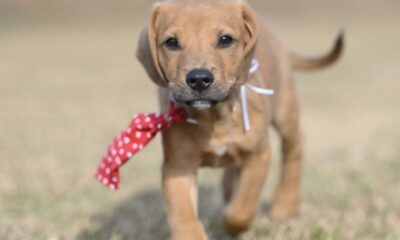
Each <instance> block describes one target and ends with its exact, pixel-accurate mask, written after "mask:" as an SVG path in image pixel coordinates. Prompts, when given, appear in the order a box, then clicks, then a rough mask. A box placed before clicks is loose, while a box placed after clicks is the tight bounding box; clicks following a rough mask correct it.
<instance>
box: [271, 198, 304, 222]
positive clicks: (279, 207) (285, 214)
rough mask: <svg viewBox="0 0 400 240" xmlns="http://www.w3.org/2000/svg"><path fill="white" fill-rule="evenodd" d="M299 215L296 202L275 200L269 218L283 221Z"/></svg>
mask: <svg viewBox="0 0 400 240" xmlns="http://www.w3.org/2000/svg"><path fill="white" fill-rule="evenodd" d="M298 216H299V204H298V203H284V202H275V204H274V205H273V207H272V210H271V218H272V220H275V221H283V220H288V219H291V218H295V217H298Z"/></svg>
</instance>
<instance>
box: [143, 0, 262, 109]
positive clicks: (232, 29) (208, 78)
mask: <svg viewBox="0 0 400 240" xmlns="http://www.w3.org/2000/svg"><path fill="white" fill-rule="evenodd" d="M257 37H258V31H257V23H256V19H255V16H254V14H253V12H252V10H251V8H250V7H249V6H248V5H247V4H246V3H244V2H237V1H229V0H197V1H194V0H170V1H165V2H161V3H158V4H156V5H155V6H154V9H153V12H152V14H151V17H150V22H149V24H148V26H147V27H146V28H145V29H144V31H143V32H142V34H141V37H140V41H139V47H138V50H137V56H138V58H139V60H140V62H141V63H142V64H143V66H144V68H145V69H146V71H147V73H148V74H149V76H150V78H151V79H152V80H153V81H154V82H155V83H156V84H158V85H160V86H162V87H167V88H169V89H170V91H171V92H172V94H173V97H174V98H175V100H176V101H178V102H182V103H185V104H187V105H188V106H190V107H194V108H198V109H204V108H210V107H212V106H213V105H215V104H216V103H218V102H221V101H225V100H227V99H228V98H229V96H230V93H231V92H232V89H233V88H234V87H235V86H239V85H241V84H243V83H244V81H246V79H247V77H248V71H249V68H250V65H251V59H252V57H253V54H254V50H255V46H256V42H257Z"/></svg>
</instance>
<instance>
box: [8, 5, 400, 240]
mask: <svg viewBox="0 0 400 240" xmlns="http://www.w3.org/2000/svg"><path fill="white" fill-rule="evenodd" d="M341 4H342V5H340V4H339V6H335V9H339V10H340V11H338V10H332V9H331V8H324V7H323V6H322V7H321V6H319V8H315V9H314V8H312V4H308V5H306V7H303V8H299V9H294V8H293V7H292V8H285V6H289V5H285V4H281V5H273V7H271V8H269V7H268V6H267V7H266V6H264V5H262V4H261V3H258V6H259V7H258V8H257V9H260V11H261V12H263V13H265V15H268V16H269V19H270V21H272V23H273V25H274V26H275V29H276V30H277V32H278V33H279V34H280V36H281V38H282V39H285V40H286V42H287V43H289V44H288V45H289V46H290V47H291V49H297V50H298V52H302V53H319V52H321V51H323V50H324V49H326V48H327V46H328V45H329V43H330V41H331V39H332V38H333V36H334V33H335V32H336V30H338V29H339V28H340V27H342V26H346V29H347V35H348V47H347V53H346V56H345V58H344V59H343V61H342V62H341V63H340V64H338V65H337V66H335V67H334V68H332V69H330V70H328V71H324V72H320V73H312V74H299V75H298V86H299V94H300V97H301V103H302V106H303V121H302V122H303V129H304V133H305V139H306V163H305V166H304V182H303V186H304V193H303V196H304V202H303V205H302V215H301V217H300V218H299V219H295V220H292V221H289V222H284V223H273V222H271V221H270V220H269V218H268V208H269V207H268V206H269V200H270V199H271V196H272V193H273V190H274V186H275V182H276V179H277V172H278V154H277V151H275V154H274V156H273V163H274V166H273V169H272V171H271V176H270V179H269V181H268V184H267V185H266V187H265V194H264V195H265V196H264V198H263V201H262V202H263V204H262V207H261V209H260V213H259V215H258V217H257V220H256V221H255V223H254V225H253V227H252V229H251V230H250V231H249V232H248V233H247V234H245V235H244V236H243V237H242V239H246V240H250V239H257V240H258V239H260V240H264V239H314V240H319V239H400V177H399V172H400V161H399V160H400V159H399V158H400V153H399V151H398V149H399V148H400V141H399V140H400V132H399V130H400V126H399V124H398V121H399V116H400V114H399V106H400V101H399V98H398V97H397V95H398V93H399V87H400V84H399V82H400V81H399V79H398V77H399V71H398V66H399V65H400V54H399V52H398V43H399V42H400V32H399V31H396V29H397V28H398V22H399V21H400V17H398V12H399V10H400V7H399V6H398V5H396V3H394V2H393V3H389V1H387V2H382V3H381V4H370V5H368V4H365V5H360V4H352V5H351V8H345V6H344V4H345V3H341ZM341 6H342V7H343V9H345V10H343V9H341ZM377 6H379V7H377ZM87 10H88V9H85V11H87ZM314 10H315V11H314ZM13 11H14V10H13ZM15 11H16V12H10V11H8V10H7V11H6V10H5V9H0V102H1V105H0V106H1V108H0V109H1V111H0V119H1V120H0V135H1V136H2V137H1V138H0V149H1V151H0V159H1V160H0V239H7V240H14V239H24V240H25V239H32V240H34V239H41V240H42V239H45V240H61V239H81V240H85V239H88V240H89V239H96V240H97V239H135V240H136V239H140V240H145V239H151V240H152V239H167V238H168V236H169V235H168V226H167V223H166V220H165V212H164V207H163V204H162V200H161V197H160V188H159V179H160V176H159V175H160V174H159V167H160V162H161V154H160V146H159V144H158V143H154V144H152V145H151V146H150V148H148V149H146V151H144V152H142V153H140V154H139V155H138V156H137V157H135V159H134V160H133V161H132V162H131V163H129V164H128V165H127V166H126V167H125V168H124V169H123V183H122V189H121V190H120V191H118V192H110V191H108V190H106V189H105V188H103V187H102V186H100V184H97V183H96V182H95V181H94V179H93V177H92V175H93V171H94V170H95V168H96V165H97V163H98V161H99V159H100V157H101V155H102V153H103V150H104V149H105V147H106V146H107V144H108V143H109V141H110V140H111V139H112V137H113V135H114V134H115V133H116V132H117V131H119V130H120V129H121V128H123V127H125V125H126V124H127V123H128V121H129V119H130V117H131V115H132V114H133V113H134V112H148V111H153V110H155V109H156V99H155V97H154V96H155V94H153V93H154V92H155V90H154V88H153V85H152V83H151V82H150V81H149V80H148V78H147V77H146V75H145V73H144V71H143V70H142V68H141V67H140V66H139V64H138V62H137V61H136V60H135V58H134V54H133V53H134V48H135V43H136V40H137V34H138V31H139V28H140V26H142V25H143V23H144V18H143V11H142V10H141V9H135V8H134V7H131V8H128V9H125V10H123V11H119V12H115V11H114V12H113V13H108V12H107V11H104V10H102V11H98V12H96V11H92V12H91V14H90V15H86V14H85V13H86V12H85V11H83V12H75V13H74V14H73V15H68V14H66V13H63V14H61V15H58V14H60V13H59V12H56V11H55V12H52V11H50V13H46V11H40V13H31V14H25V13H26V12H24V11H22V13H23V14H22V13H21V11H19V10H18V11H17V10H15ZM132 12H135V13H136V12H140V16H138V15H137V14H136V15H135V14H132ZM14 13H15V14H14ZM17 13H18V14H17ZM117 13H118V14H117ZM57 16H62V19H58V18H57ZM275 149H277V146H275ZM219 177H220V171H217V170H204V171H203V172H202V174H201V177H200V178H201V181H200V182H201V199H200V203H201V204H200V205H201V207H200V212H201V218H202V220H203V221H204V222H205V224H206V226H207V231H208V232H209V234H210V236H212V239H224V236H223V234H222V232H221V230H220V229H221V226H220V217H221V215H220V212H221V208H222V204H221V196H220V195H221V193H220V191H219Z"/></svg>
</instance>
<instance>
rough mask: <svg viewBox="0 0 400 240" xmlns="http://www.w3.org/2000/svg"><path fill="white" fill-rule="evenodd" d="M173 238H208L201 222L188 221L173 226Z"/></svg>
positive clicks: (189, 239)
mask: <svg viewBox="0 0 400 240" xmlns="http://www.w3.org/2000/svg"><path fill="white" fill-rule="evenodd" d="M172 239H173V240H207V239H208V238H207V235H206V232H205V230H204V227H203V225H202V224H201V222H195V223H187V224H182V225H179V226H175V227H173V231H172Z"/></svg>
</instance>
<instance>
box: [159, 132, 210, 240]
mask: <svg viewBox="0 0 400 240" xmlns="http://www.w3.org/2000/svg"><path fill="white" fill-rule="evenodd" d="M192 141H193V140H192V139H191V137H190V135H189V134H188V131H179V129H176V130H174V129H168V130H166V131H165V132H164V134H163V147H164V158H165V159H164V164H163V171H162V172H163V176H162V186H163V191H164V197H165V201H166V207H167V213H168V220H169V224H170V226H171V235H172V239H174V240H206V239H207V236H206V234H205V231H204V227H203V225H202V223H201V222H200V220H199V219H198V216H197V179H196V177H197V169H198V167H199V165H200V161H201V159H200V153H199V152H198V150H197V145H196V144H195V143H193V142H192ZM182 143H185V144H182ZM183 146H184V147H183Z"/></svg>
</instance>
